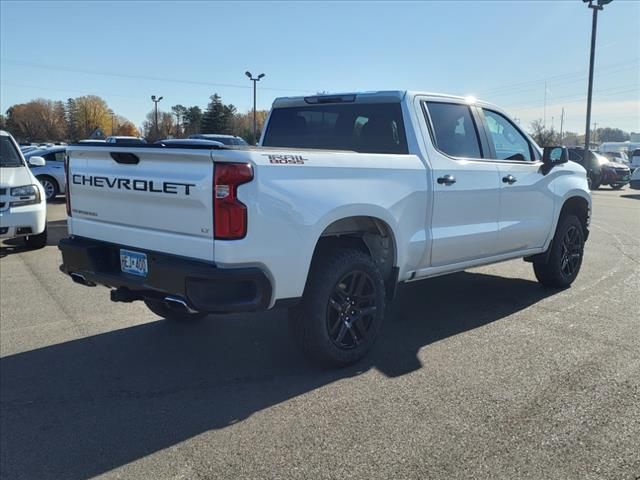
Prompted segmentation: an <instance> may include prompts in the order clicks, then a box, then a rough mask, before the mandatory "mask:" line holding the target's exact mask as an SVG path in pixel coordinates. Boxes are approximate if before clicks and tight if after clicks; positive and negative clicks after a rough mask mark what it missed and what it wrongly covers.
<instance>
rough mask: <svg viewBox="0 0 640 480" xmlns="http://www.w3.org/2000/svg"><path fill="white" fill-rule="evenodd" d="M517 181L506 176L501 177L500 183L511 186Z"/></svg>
mask: <svg viewBox="0 0 640 480" xmlns="http://www.w3.org/2000/svg"><path fill="white" fill-rule="evenodd" d="M517 181H518V179H517V178H516V177H514V176H513V175H507V176H506V177H502V183H508V184H509V185H513V184H514V183H516V182H517Z"/></svg>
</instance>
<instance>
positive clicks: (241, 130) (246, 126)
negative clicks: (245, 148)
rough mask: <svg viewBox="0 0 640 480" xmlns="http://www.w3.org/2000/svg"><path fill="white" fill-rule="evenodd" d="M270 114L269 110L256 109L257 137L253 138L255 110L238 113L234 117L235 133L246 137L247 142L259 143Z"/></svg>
mask: <svg viewBox="0 0 640 480" xmlns="http://www.w3.org/2000/svg"><path fill="white" fill-rule="evenodd" d="M267 115H269V111H268V110H257V111H256V137H257V138H253V111H249V112H247V113H239V114H236V115H235V117H234V119H233V134H234V135H238V136H240V137H242V138H244V139H245V140H246V141H247V143H249V144H251V145H253V144H256V143H258V140H259V139H260V134H261V132H262V129H263V127H264V124H265V122H266V120H267Z"/></svg>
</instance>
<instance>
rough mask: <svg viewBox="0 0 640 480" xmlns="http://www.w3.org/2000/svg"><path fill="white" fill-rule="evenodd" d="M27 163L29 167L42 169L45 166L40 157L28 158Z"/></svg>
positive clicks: (43, 160)
mask: <svg viewBox="0 0 640 480" xmlns="http://www.w3.org/2000/svg"><path fill="white" fill-rule="evenodd" d="M28 162H29V166H30V167H44V166H45V165H46V164H47V162H46V161H45V159H44V158H42V157H30V158H29V160H28Z"/></svg>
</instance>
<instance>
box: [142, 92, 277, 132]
mask: <svg viewBox="0 0 640 480" xmlns="http://www.w3.org/2000/svg"><path fill="white" fill-rule="evenodd" d="M268 113H269V112H268V111H267V110H258V111H257V112H256V124H257V127H256V132H257V133H256V137H259V136H260V132H261V131H262V126H263V125H264V122H265V120H266V118H267V114H268ZM141 130H142V133H143V135H144V136H145V138H147V139H148V140H157V139H161V138H168V137H173V138H185V137H188V136H189V135H194V134H197V133H221V134H225V135H236V136H239V137H242V138H244V139H245V140H246V141H247V143H249V144H255V143H257V141H258V140H259V138H254V137H253V111H249V112H246V113H239V112H238V111H237V109H236V107H235V106H234V105H233V104H231V103H230V104H225V103H224V102H223V101H222V97H221V96H220V95H218V94H217V93H214V94H213V95H211V96H210V97H209V103H207V106H206V107H205V109H204V110H202V109H201V108H200V107H199V106H197V105H195V106H190V107H186V106H184V105H182V104H177V105H173V106H172V107H171V110H170V111H168V112H167V111H158V125H157V127H156V123H155V110H151V111H150V112H149V113H147V115H146V119H145V121H144V122H143V124H142V128H141Z"/></svg>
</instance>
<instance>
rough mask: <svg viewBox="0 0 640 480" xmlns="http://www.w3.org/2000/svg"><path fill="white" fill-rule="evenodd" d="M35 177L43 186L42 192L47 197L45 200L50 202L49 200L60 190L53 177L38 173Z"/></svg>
mask: <svg viewBox="0 0 640 480" xmlns="http://www.w3.org/2000/svg"><path fill="white" fill-rule="evenodd" d="M36 178H37V179H38V181H39V182H40V184H41V185H42V188H44V194H45V197H46V199H47V202H50V201H51V200H53V199H54V198H56V196H57V195H58V193H59V192H60V189H59V188H58V183H57V182H56V181H55V180H54V179H53V178H51V177H49V176H47V175H40V176H38V177H36Z"/></svg>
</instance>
